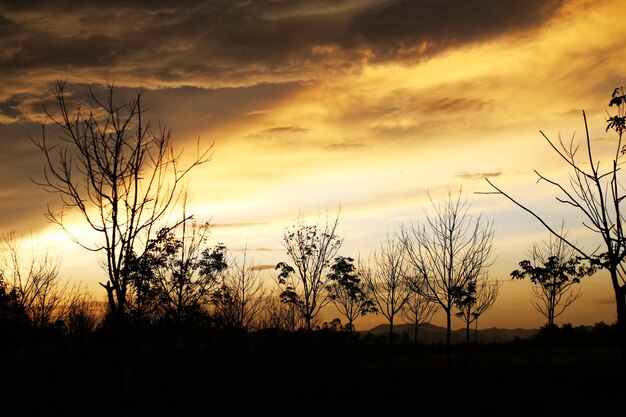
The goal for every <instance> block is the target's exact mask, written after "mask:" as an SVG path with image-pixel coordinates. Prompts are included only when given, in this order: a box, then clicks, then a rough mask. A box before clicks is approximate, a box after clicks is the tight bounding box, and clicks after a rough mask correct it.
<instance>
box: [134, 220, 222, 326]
mask: <svg viewBox="0 0 626 417" xmlns="http://www.w3.org/2000/svg"><path fill="white" fill-rule="evenodd" d="M179 227H180V229H181V235H180V237H176V236H175V233H174V232H175V230H176V229H169V228H164V229H161V230H160V231H159V232H158V233H157V236H156V238H154V239H152V240H150V241H149V242H148V244H147V246H146V250H145V252H144V253H143V254H142V255H141V256H139V257H137V258H135V259H134V260H133V262H127V265H128V266H129V267H132V268H133V269H132V271H128V272H126V274H127V275H128V276H129V278H130V288H131V291H130V296H131V297H130V300H129V301H130V303H129V304H130V307H131V312H134V313H135V314H136V315H137V316H138V317H147V316H146V314H148V313H150V312H151V313H152V314H154V315H155V318H165V319H167V320H173V321H174V322H175V323H177V324H180V323H181V322H183V321H189V320H193V319H196V318H197V317H198V316H199V315H201V314H202V313H203V311H204V308H205V307H206V306H207V305H208V304H209V302H210V300H211V296H212V294H213V292H214V291H215V290H216V288H217V287H218V285H219V280H220V276H221V274H222V273H223V271H225V270H226V268H227V266H228V265H227V263H226V247H225V246H224V245H222V244H218V245H216V246H215V247H206V246H205V243H206V238H207V233H208V230H209V225H208V223H204V224H198V223H196V222H195V221H193V220H184V221H183V222H182V223H181V224H180V225H179Z"/></svg>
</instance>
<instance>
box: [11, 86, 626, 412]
mask: <svg viewBox="0 0 626 417" xmlns="http://www.w3.org/2000/svg"><path fill="white" fill-rule="evenodd" d="M64 88H65V84H64V83H59V84H58V85H57V90H56V94H55V96H56V99H57V103H58V106H59V110H60V116H59V117H57V118H55V117H53V116H52V115H50V119H51V120H52V121H53V122H54V123H55V124H56V126H57V128H58V129H60V132H61V134H62V141H61V142H60V144H55V145H52V144H50V143H49V142H48V141H47V139H46V133H45V130H44V134H43V136H42V137H41V139H40V140H38V141H35V144H36V145H37V146H38V147H39V149H40V150H41V151H42V152H43V154H44V156H45V160H46V171H45V174H44V179H43V180H42V182H41V183H42V185H43V186H44V187H46V188H47V189H49V190H50V191H53V192H55V193H58V194H60V195H61V197H62V201H63V208H64V209H66V210H67V209H71V210H77V211H78V212H79V213H80V214H82V216H83V219H84V220H85V221H86V222H87V223H88V225H89V226H90V227H91V228H92V229H93V230H94V231H96V232H97V234H99V235H100V236H101V237H102V244H101V245H96V246H95V247H89V246H88V245H86V244H85V242H80V241H77V243H79V244H81V245H82V246H84V247H86V248H87V249H91V250H93V251H96V252H102V253H103V254H104V260H105V272H106V274H107V277H108V281H107V282H106V284H102V287H103V288H104V289H105V294H102V297H101V298H97V297H96V298H95V297H94V296H93V295H92V294H90V293H88V292H87V291H86V290H85V289H84V288H83V287H81V286H80V285H75V286H72V285H70V284H68V282H67V281H65V280H63V279H62V278H61V277H60V276H59V270H60V269H59V261H58V260H57V259H55V258H53V257H51V256H49V255H48V254H47V253H46V252H37V251H36V250H35V249H34V248H33V249H32V251H31V254H30V256H28V257H24V255H25V254H27V253H29V252H28V250H26V249H24V248H23V246H22V245H21V241H20V240H19V239H17V238H16V237H15V235H14V234H9V235H6V236H5V237H4V238H3V240H2V246H3V247H2V252H1V253H2V256H3V257H2V258H0V352H1V353H2V355H3V357H4V358H6V359H7V360H5V361H4V362H3V366H2V375H3V378H1V379H2V386H0V392H2V393H3V395H6V398H9V399H10V401H5V402H4V403H3V407H4V408H3V411H5V410H6V412H7V413H8V414H7V415H20V416H28V415H37V416H39V415H44V414H46V415H64V416H69V415H81V416H82V415H93V416H99V415H102V416H105V415H106V416H123V415H132V416H139V415H150V416H157V415H158V416H160V415H166V416H170V415H171V416H197V415H204V414H215V415H226V414H228V415H230V414H242V415H246V414H254V415H257V414H260V415H287V414H288V415H320V414H324V415H336V414H346V415H390V414H392V413H403V414H408V413H411V414H415V413H418V412H419V413H424V414H425V415H434V414H442V410H443V411H445V412H444V413H443V414H446V412H447V411H449V410H450V407H449V406H448V404H449V403H450V402H451V401H452V399H451V397H450V393H451V392H452V393H455V394H454V395H455V397H454V399H453V400H454V401H455V402H456V403H458V404H461V405H462V406H463V407H464V408H463V410H461V411H463V412H465V411H467V410H478V411H481V412H483V411H484V410H485V409H486V410H499V411H501V410H506V412H505V414H506V415H520V416H522V415H524V416H526V415H529V414H534V412H535V411H536V410H535V405H534V404H532V402H529V401H528V397H527V392H528V387H529V386H530V387H532V386H536V384H537V381H549V382H550V393H549V395H546V398H545V399H544V404H543V405H542V408H541V410H542V411H545V412H547V413H550V414H555V413H558V414H575V415H586V414H594V415H595V414H602V413H603V412H604V411H606V410H605V409H604V408H603V407H605V406H606V407H609V406H610V405H611V404H612V402H610V401H608V399H610V398H614V397H616V396H617V395H621V394H622V387H620V386H619V385H618V384H612V383H611V382H610V381H612V380H613V378H617V377H621V373H619V372H620V371H619V367H616V366H615V364H616V362H617V361H618V358H619V352H620V350H619V346H620V341H622V343H623V338H624V331H623V326H624V317H623V316H620V315H619V314H618V321H617V323H616V324H611V325H609V324H605V323H596V324H595V325H593V326H577V327H574V326H572V325H571V324H564V325H562V326H561V327H558V326H557V325H556V324H555V322H554V318H555V317H557V316H558V314H559V313H560V312H562V311H563V309H565V308H566V307H567V306H568V305H569V304H571V303H572V302H573V301H574V300H575V299H576V297H577V295H576V294H577V293H570V292H569V290H570V287H571V285H572V284H575V283H577V282H578V281H579V280H580V279H581V278H582V277H583V276H586V275H590V274H592V273H593V272H595V269H596V268H597V267H602V268H606V269H609V271H610V272H611V277H612V279H613V283H614V284H615V283H616V282H617V283H619V282H620V281H616V279H623V277H622V275H620V274H621V273H622V272H623V270H622V269H621V262H622V260H623V257H624V256H626V249H625V248H624V245H625V244H626V240H625V239H623V237H622V230H621V215H620V214H619V207H620V206H619V204H620V203H621V199H622V197H621V196H620V194H619V192H621V191H620V190H621V188H618V187H617V185H616V184H617V171H618V168H617V161H618V159H619V158H620V157H621V155H622V154H623V153H624V151H623V148H622V145H621V139H622V134H623V131H624V116H623V108H624V100H626V96H624V94H623V91H622V90H616V92H615V93H614V94H613V99H612V100H611V105H617V106H618V107H619V109H620V110H619V112H618V115H617V116H613V117H611V118H610V119H609V121H608V122H609V124H608V127H607V129H613V130H615V131H616V132H617V133H618V135H619V141H620V146H619V147H618V153H617V154H616V159H615V164H614V166H613V170H612V171H609V172H608V173H605V174H600V173H599V172H598V170H597V169H598V168H597V167H596V166H594V165H593V164H592V168H591V173H586V174H585V173H583V171H582V170H581V169H580V168H579V167H578V165H576V162H575V161H574V154H575V150H573V148H572V147H570V148H565V147H563V150H562V151H561V150H559V149H557V148H554V146H553V148H554V149H555V150H557V152H559V155H560V156H561V157H563V158H564V159H565V160H566V161H568V162H569V163H570V165H571V166H572V167H573V168H574V169H575V173H576V175H575V177H574V178H575V179H576V178H577V179H578V182H576V181H574V182H573V184H574V186H578V187H579V189H580V190H583V191H581V192H582V195H583V197H581V198H583V200H584V204H583V203H580V202H579V201H577V200H576V199H575V198H574V197H572V196H571V195H570V194H567V192H566V191H565V190H564V189H563V188H562V187H560V186H558V185H557V186H558V187H559V189H561V190H562V191H564V192H566V195H567V197H568V200H566V202H569V204H572V205H574V206H575V207H578V208H579V209H581V210H583V211H584V212H585V213H586V214H587V215H588V217H590V218H591V219H592V224H593V226H594V227H595V229H594V230H595V231H597V232H600V233H606V234H607V236H605V238H606V240H605V243H606V244H607V250H608V251H607V252H605V253H603V254H601V255H597V254H591V255H586V254H585V252H583V251H582V250H581V249H579V248H578V247H577V246H576V245H575V244H572V243H571V242H570V241H569V240H567V238H566V236H565V233H564V232H563V231H562V230H561V231H560V232H555V231H553V230H552V229H550V230H551V231H552V232H553V233H554V235H555V236H557V237H558V239H559V240H551V241H550V242H549V243H548V244H547V249H546V250H544V251H542V250H540V249H539V248H538V247H535V248H534V250H533V251H532V252H531V253H532V256H531V258H532V259H531V260H526V261H522V263H520V269H519V270H517V271H514V273H513V274H512V275H513V277H514V278H524V277H529V278H530V279H531V281H532V282H533V284H535V295H537V296H538V297H539V298H540V299H541V300H542V302H543V303H544V304H541V305H537V306H536V307H537V308H538V309H539V311H540V312H541V313H542V314H544V315H545V316H546V317H547V319H548V324H547V325H546V326H544V327H542V328H541V329H539V330H538V331H537V332H536V333H534V334H532V335H531V336H529V337H524V338H521V337H516V338H515V339H513V340H505V341H500V342H498V343H496V342H486V340H497V339H496V338H492V339H487V337H486V336H485V339H484V340H485V341H481V339H480V338H479V337H478V335H479V333H480V332H481V331H479V329H478V325H477V323H478V319H479V318H480V317H481V315H482V314H484V313H485V312H486V311H488V310H489V309H490V308H491V307H492V306H493V305H494V303H495V302H496V299H497V295H498V289H499V283H498V281H497V280H491V279H490V278H489V274H488V272H489V271H488V270H489V267H490V266H491V263H492V252H493V238H494V233H495V232H494V229H493V224H492V222H490V221H488V220H485V219H484V218H483V217H481V216H476V217H474V216H472V215H470V211H469V208H470V205H469V203H468V202H467V201H466V200H465V198H464V197H463V194H462V191H461V190H459V191H458V194H455V193H454V192H453V191H452V189H450V188H449V189H448V192H447V194H446V195H445V196H444V199H443V201H441V202H436V201H434V200H433V199H432V198H431V204H432V208H433V209H434V212H432V213H430V214H429V213H428V212H426V213H425V215H426V216H425V221H424V222H421V223H412V224H411V225H410V226H407V227H403V228H401V230H400V232H399V233H397V234H394V235H388V236H387V238H386V239H385V240H384V241H383V242H381V244H380V245H379V247H378V249H377V250H375V251H374V252H373V253H372V254H371V255H370V256H369V257H367V258H363V260H361V259H360V258H359V260H358V261H356V263H355V260H354V258H352V257H349V256H345V255H342V254H340V253H339V251H340V250H341V248H342V243H343V238H340V237H339V234H338V231H337V228H338V225H339V216H338V215H337V217H335V218H334V219H329V218H328V217H327V218H326V219H325V221H324V222H321V221H320V220H319V219H318V221H317V223H309V222H307V221H306V219H305V218H304V217H303V216H299V217H298V218H297V220H296V221H295V222H294V224H293V225H292V226H291V227H288V228H286V229H285V230H284V233H283V246H284V250H285V253H286V257H287V259H286V260H285V261H283V262H279V263H278V264H277V265H276V267H275V269H273V270H271V271H269V272H267V273H264V272H262V271H264V270H267V268H266V266H262V267H260V266H258V265H255V264H254V262H252V261H251V260H249V259H248V254H247V251H244V252H243V255H242V256H241V257H237V256H234V255H232V253H229V252H228V250H227V247H226V245H225V244H223V243H217V244H210V243H209V236H210V229H211V225H210V224H209V223H202V222H199V221H197V220H195V219H194V218H193V216H191V215H189V214H188V213H187V211H186V210H187V205H186V196H185V198H184V201H183V204H182V218H180V220H179V221H177V222H175V224H173V225H165V226H164V225H163V224H162V221H163V220H164V218H165V217H166V216H165V214H166V213H169V212H170V211H171V210H172V209H173V208H174V206H175V205H176V204H177V200H178V197H179V190H178V188H179V183H180V181H181V179H182V178H183V177H184V176H185V175H186V174H187V173H188V172H189V170H190V169H192V168H194V167H196V166H198V165H200V164H203V163H204V162H206V161H207V160H208V153H207V152H208V151H207V152H201V153H200V154H199V155H197V156H196V157H194V158H193V160H192V162H191V163H190V165H188V166H187V167H184V168H180V167H179V160H180V154H175V153H174V152H173V151H172V147H171V137H170V135H169V132H167V131H165V130H162V129H159V130H158V131H152V130H151V129H150V127H149V124H146V125H145V126H144V124H142V121H141V117H142V112H143V111H142V110H141V103H140V98H141V95H140V94H138V95H137V97H136V99H135V100H133V101H132V102H130V103H126V104H124V105H121V106H116V105H114V101H115V100H114V99H115V94H114V93H115V89H114V88H113V87H110V88H109V89H108V93H107V95H106V97H105V98H104V100H102V101H101V100H100V99H99V98H98V97H97V95H96V94H95V93H93V92H90V93H89V98H90V99H91V100H92V104H93V107H94V111H92V112H89V113H88V114H87V113H83V112H81V111H80V110H78V111H77V112H76V113H74V112H70V111H69V110H68V107H67V105H66V103H65V100H66V97H65V93H64ZM95 110H97V111H95ZM131 130H132V132H131ZM63 144H64V145H63ZM550 144H551V145H552V142H550ZM59 146H60V147H59ZM63 146H65V147H63ZM589 146H590V145H589V138H588V152H589V155H590V156H591V150H590V147H589ZM568 149H569V150H568ZM169 175H173V177H172V178H170V182H166V181H165V179H166V178H167V177H168V176H169ZM605 177H608V178H612V181H613V182H610V183H609V185H610V186H609V188H607V189H609V190H610V192H609V194H610V195H611V197H593V198H590V199H585V198H587V197H584V196H590V195H593V191H592V190H593V189H595V190H596V192H598V193H600V192H601V191H602V187H600V184H601V183H602V181H604V178H605ZM540 178H541V179H545V178H544V177H541V176H540ZM546 180H547V179H546ZM552 184H553V185H554V183H552ZM580 187H582V188H580ZM594 187H595V188H594ZM580 195H581V194H579V197H580ZM605 198H608V200H605ZM611 199H612V200H611ZM609 201H612V203H614V206H613V208H612V209H608V208H606V206H607V205H608V204H609V203H608V202H609ZM585 204H586V205H585ZM593 204H600V205H601V206H602V208H601V210H605V211H606V210H608V211H607V212H605V213H604V217H603V220H599V219H600V217H597V214H598V210H596V209H597V207H596V209H591V208H590V207H592V206H593ZM594 207H595V206H594ZM586 210H595V211H594V212H593V213H592V214H589V213H587V211H586ZM611 210H612V211H611ZM607 213H608V214H612V215H614V216H615V217H614V218H613V220H610V218H608V219H607V216H608V214H607ZM48 217H49V218H50V220H52V221H54V222H56V223H57V224H59V225H61V226H62V227H65V226H66V225H65V224H64V222H63V217H62V214H60V213H53V212H49V213H48ZM601 217H602V216H601ZM603 236H604V235H603ZM566 244H567V245H570V246H569V247H571V249H567V248H568V246H565V245H566ZM576 253H578V255H581V256H578V255H576V256H574V255H575V254H576ZM583 260H584V261H585V262H583ZM272 278H273V279H274V284H275V285H270V284H271V283H272ZM623 288H624V286H623V285H622V286H619V285H618V286H617V287H615V291H616V297H618V298H617V299H618V312H619V311H620V310H619V309H620V308H622V307H623V306H622V305H621V304H620V302H619V296H620V294H622V290H623ZM563 297H565V299H563ZM331 303H332V304H333V305H334V307H335V308H336V310H337V312H338V314H339V315H340V316H341V318H339V317H337V318H331V317H332V316H330V317H325V316H324V314H326V313H327V312H328V311H329V309H328V308H327V306H330V304H331ZM439 308H441V309H443V311H444V312H445V314H446V319H447V321H446V328H445V329H443V328H437V329H436V330H438V331H440V334H441V335H442V338H441V340H439V341H437V342H434V343H427V342H425V341H424V340H422V339H420V338H418V332H419V331H420V329H424V330H422V335H423V334H425V333H424V332H426V333H428V332H427V331H426V329H429V328H430V329H431V330H432V329H435V327H436V326H432V325H430V323H429V322H430V320H431V319H432V317H433V315H434V313H435V312H436V311H437V310H438V309H439ZM374 313H380V314H381V315H382V316H383V317H384V318H386V320H387V323H388V327H384V329H383V330H384V332H383V333H381V334H377V333H375V332H374V331H373V330H372V332H364V331H361V332H358V331H356V330H355V327H354V322H355V320H356V319H357V318H358V317H360V316H364V315H367V314H374ZM334 314H335V313H334V312H333V315H334ZM453 315H456V316H457V317H458V318H459V319H461V320H462V321H463V324H464V326H465V328H464V329H463V330H459V332H463V331H464V336H465V337H461V336H460V335H457V336H455V337H457V338H458V340H457V341H458V343H453V340H452V337H451V335H452V329H451V320H452V316H453ZM398 317H402V318H403V319H404V322H405V323H407V324H405V327H408V325H410V327H409V329H410V330H412V333H413V334H412V336H413V337H411V335H410V334H409V332H404V331H398V324H397V318H398ZM342 319H345V323H342V321H341V320H342ZM471 324H474V325H475V330H474V331H475V335H474V345H475V348H474V349H467V348H465V347H464V346H463V344H462V342H463V341H464V342H465V343H466V344H469V342H470V325H471ZM385 326H387V325H385ZM489 330H492V331H493V330H494V329H485V330H483V331H482V332H484V333H483V335H486V334H487V333H488V331H489ZM497 330H498V329H495V331H497ZM399 333H400V334H399ZM517 334H520V333H517ZM443 335H445V337H443ZM422 337H423V336H422ZM442 368H445V372H442ZM468 381H470V382H471V383H468ZM589 381H594V384H593V386H592V387H590V388H588V386H589V384H588V382H589ZM583 384H585V386H586V387H587V388H586V391H585V392H586V395H587V396H588V397H585V398H578V400H577V401H576V402H571V403H568V402H563V401H562V399H563V398H564V397H565V396H567V395H570V394H571V387H578V386H580V385H583ZM487 399H488V400H487ZM603 400H606V401H605V402H603ZM486 401H488V403H487V404H486ZM454 411H455V412H457V410H454ZM461 411H459V412H461ZM498 414H499V413H498Z"/></svg>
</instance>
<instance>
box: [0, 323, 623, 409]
mask: <svg viewBox="0 0 626 417" xmlns="http://www.w3.org/2000/svg"><path fill="white" fill-rule="evenodd" d="M163 340H164V339H161V340H158V341H155V340H152V341H151V342H146V341H145V339H142V342H141V343H139V342H138V341H136V340H135V341H133V340H128V341H127V347H126V349H125V354H124V356H125V358H124V364H125V365H124V367H123V375H122V374H120V373H119V372H118V370H119V369H120V368H119V367H118V366H116V358H117V356H116V355H115V354H114V353H113V352H114V350H113V349H112V348H111V346H110V344H108V343H106V342H102V340H99V339H96V338H95V337H94V338H93V340H91V339H89V340H82V341H80V343H77V342H76V341H71V340H68V339H67V338H63V339H55V340H52V341H46V342H41V343H38V344H37V346H36V347H33V346H30V347H28V348H25V347H19V348H13V349H9V350H5V352H4V353H3V361H2V387H0V398H1V399H2V410H4V412H3V411H2V410H0V415H3V416H44V415H46V416H51V415H59V416H117V415H121V414H125V415H129V416H224V415H237V416H239V415H243V416H246V415H251V416H277V415H289V416H313V415H315V416H334V415H345V416H364V415H380V416H386V415H399V413H401V414H402V415H409V414H410V415H416V416H441V415H472V416H473V415H479V416H483V415H494V416H527V415H532V416H540V415H550V416H561V415H567V416H601V415H605V414H607V413H609V412H611V411H613V410H621V411H620V413H619V415H621V413H623V411H624V408H623V407H622V406H621V403H622V401H623V399H624V398H625V397H624V395H625V394H626V390H624V387H625V384H624V371H623V367H622V364H621V359H620V350H619V349H618V347H617V346H616V344H614V343H605V342H604V341H595V342H594V343H590V342H589V341H588V340H587V341H583V342H580V341H578V342H572V341H567V340H565V341H560V342H557V343H553V345H554V346H553V348H552V352H551V356H550V357H549V355H548V348H547V346H546V344H545V343H544V342H541V341H534V342H528V341H523V340H516V341H514V342H511V343H507V344H492V345H478V346H475V347H473V348H472V351H471V352H468V351H467V348H466V347H465V346H461V345H458V346H455V347H454V351H453V353H452V363H451V365H450V366H448V365H447V362H446V355H445V349H444V348H443V347H442V346H434V345H433V346H425V345H420V346H417V347H416V346H414V345H412V344H411V343H408V342H407V340H406V339H404V340H399V341H396V344H395V346H394V347H393V348H390V347H389V346H388V343H387V341H385V340H384V339H383V338H373V337H368V338H363V337H361V338H359V339H358V340H352V341H349V340H348V338H347V337H346V335H345V334H340V333H334V332H317V333H316V334H314V335H312V336H307V335H306V334H302V333H297V334H290V333H283V332H265V333H263V334H257V335H247V336H242V335H238V334H231V335H229V334H219V335H212V336H211V337H207V338H196V339H195V340H193V341H189V340H185V341H184V342H182V341H181V340H178V341H177V342H173V341H172V340H174V339H167V341H163ZM121 380H123V381H124V383H123V385H124V386H123V392H124V396H123V397H122V396H121V395H120V392H121V391H120V390H117V389H114V388H113V387H118V386H120V385H121V384H120V381H121ZM620 381H621V382H620ZM121 398H123V402H120V401H121V400H120V399H121Z"/></svg>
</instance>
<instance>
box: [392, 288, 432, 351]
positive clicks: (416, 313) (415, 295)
mask: <svg viewBox="0 0 626 417" xmlns="http://www.w3.org/2000/svg"><path fill="white" fill-rule="evenodd" d="M407 284H408V286H409V288H410V290H411V292H410V294H409V298H408V299H407V300H406V303H405V304H404V307H403V308H402V310H401V311H400V314H401V315H402V318H403V319H404V321H405V322H406V323H407V324H410V325H412V326H413V343H415V344H417V335H418V333H419V330H420V328H421V327H422V326H423V325H425V324H428V323H430V321H431V320H432V318H433V316H434V315H435V313H437V311H439V309H440V308H441V307H440V306H439V304H437V303H434V302H433V301H432V300H431V299H430V298H429V297H428V296H427V295H426V290H427V289H426V283H425V282H424V280H423V279H420V278H418V277H408V279H407Z"/></svg>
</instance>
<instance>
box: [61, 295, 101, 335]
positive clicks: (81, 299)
mask: <svg viewBox="0 0 626 417" xmlns="http://www.w3.org/2000/svg"><path fill="white" fill-rule="evenodd" d="M102 313H103V311H102V308H100V307H99V303H98V302H97V301H96V300H94V298H93V296H92V295H91V294H90V293H89V292H87V291H86V290H84V289H82V288H79V289H78V290H77V291H75V292H74V293H73V295H72V297H71V299H70V303H69V306H68V309H67V316H66V319H65V322H66V324H67V330H68V332H69V333H70V334H71V335H74V336H79V337H85V336H86V335H87V334H89V333H90V332H92V331H93V330H94V329H95V327H96V325H97V324H98V323H99V322H100V321H101V320H102V318H103V317H102V316H103V314H102Z"/></svg>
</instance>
